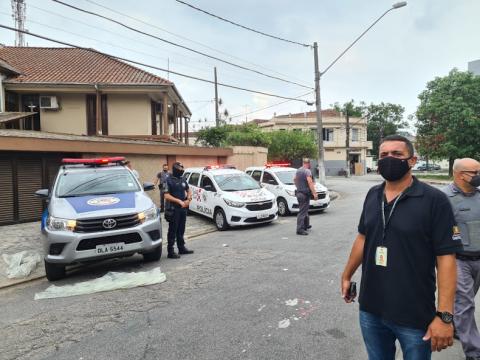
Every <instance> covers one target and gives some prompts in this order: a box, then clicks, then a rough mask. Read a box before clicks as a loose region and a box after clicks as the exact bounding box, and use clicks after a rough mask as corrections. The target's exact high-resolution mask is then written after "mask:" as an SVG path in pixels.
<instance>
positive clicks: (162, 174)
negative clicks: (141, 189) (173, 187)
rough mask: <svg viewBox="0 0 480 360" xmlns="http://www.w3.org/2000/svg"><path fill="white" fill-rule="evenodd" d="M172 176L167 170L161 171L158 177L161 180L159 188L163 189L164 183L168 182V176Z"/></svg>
mask: <svg viewBox="0 0 480 360" xmlns="http://www.w3.org/2000/svg"><path fill="white" fill-rule="evenodd" d="M169 176H170V173H169V172H168V171H167V172H165V171H160V172H159V173H158V174H157V178H158V179H159V180H160V184H159V188H160V189H162V187H163V185H164V184H165V183H166V182H167V179H168V177H169Z"/></svg>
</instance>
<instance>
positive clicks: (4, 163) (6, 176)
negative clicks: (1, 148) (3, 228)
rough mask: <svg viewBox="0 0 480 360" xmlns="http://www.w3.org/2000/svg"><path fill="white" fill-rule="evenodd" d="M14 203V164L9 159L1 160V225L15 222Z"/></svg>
mask: <svg viewBox="0 0 480 360" xmlns="http://www.w3.org/2000/svg"><path fill="white" fill-rule="evenodd" d="M13 203H14V197H13V169H12V162H11V160H9V159H1V158H0V224H6V223H12V222H13V220H14V213H13V210H14V208H13Z"/></svg>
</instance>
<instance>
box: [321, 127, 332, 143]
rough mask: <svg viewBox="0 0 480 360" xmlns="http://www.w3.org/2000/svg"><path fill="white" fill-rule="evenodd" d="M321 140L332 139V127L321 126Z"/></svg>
mask: <svg viewBox="0 0 480 360" xmlns="http://www.w3.org/2000/svg"><path fill="white" fill-rule="evenodd" d="M322 130H323V141H333V129H331V128H323V129H322Z"/></svg>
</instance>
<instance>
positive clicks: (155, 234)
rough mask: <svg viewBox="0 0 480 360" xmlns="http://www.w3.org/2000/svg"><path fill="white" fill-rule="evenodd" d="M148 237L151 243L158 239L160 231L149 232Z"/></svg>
mask: <svg viewBox="0 0 480 360" xmlns="http://www.w3.org/2000/svg"><path fill="white" fill-rule="evenodd" d="M148 235H150V239H152V240H153V241H156V240H158V239H160V231H158V230H152V231H149V232H148Z"/></svg>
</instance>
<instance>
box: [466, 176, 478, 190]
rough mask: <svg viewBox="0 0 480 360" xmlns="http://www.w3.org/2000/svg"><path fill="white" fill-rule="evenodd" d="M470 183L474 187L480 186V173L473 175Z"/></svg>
mask: <svg viewBox="0 0 480 360" xmlns="http://www.w3.org/2000/svg"><path fill="white" fill-rule="evenodd" d="M468 183H469V184H470V185H472V186H473V187H479V186H480V175H475V176H472V178H471V179H470V181H469V182H468Z"/></svg>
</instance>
